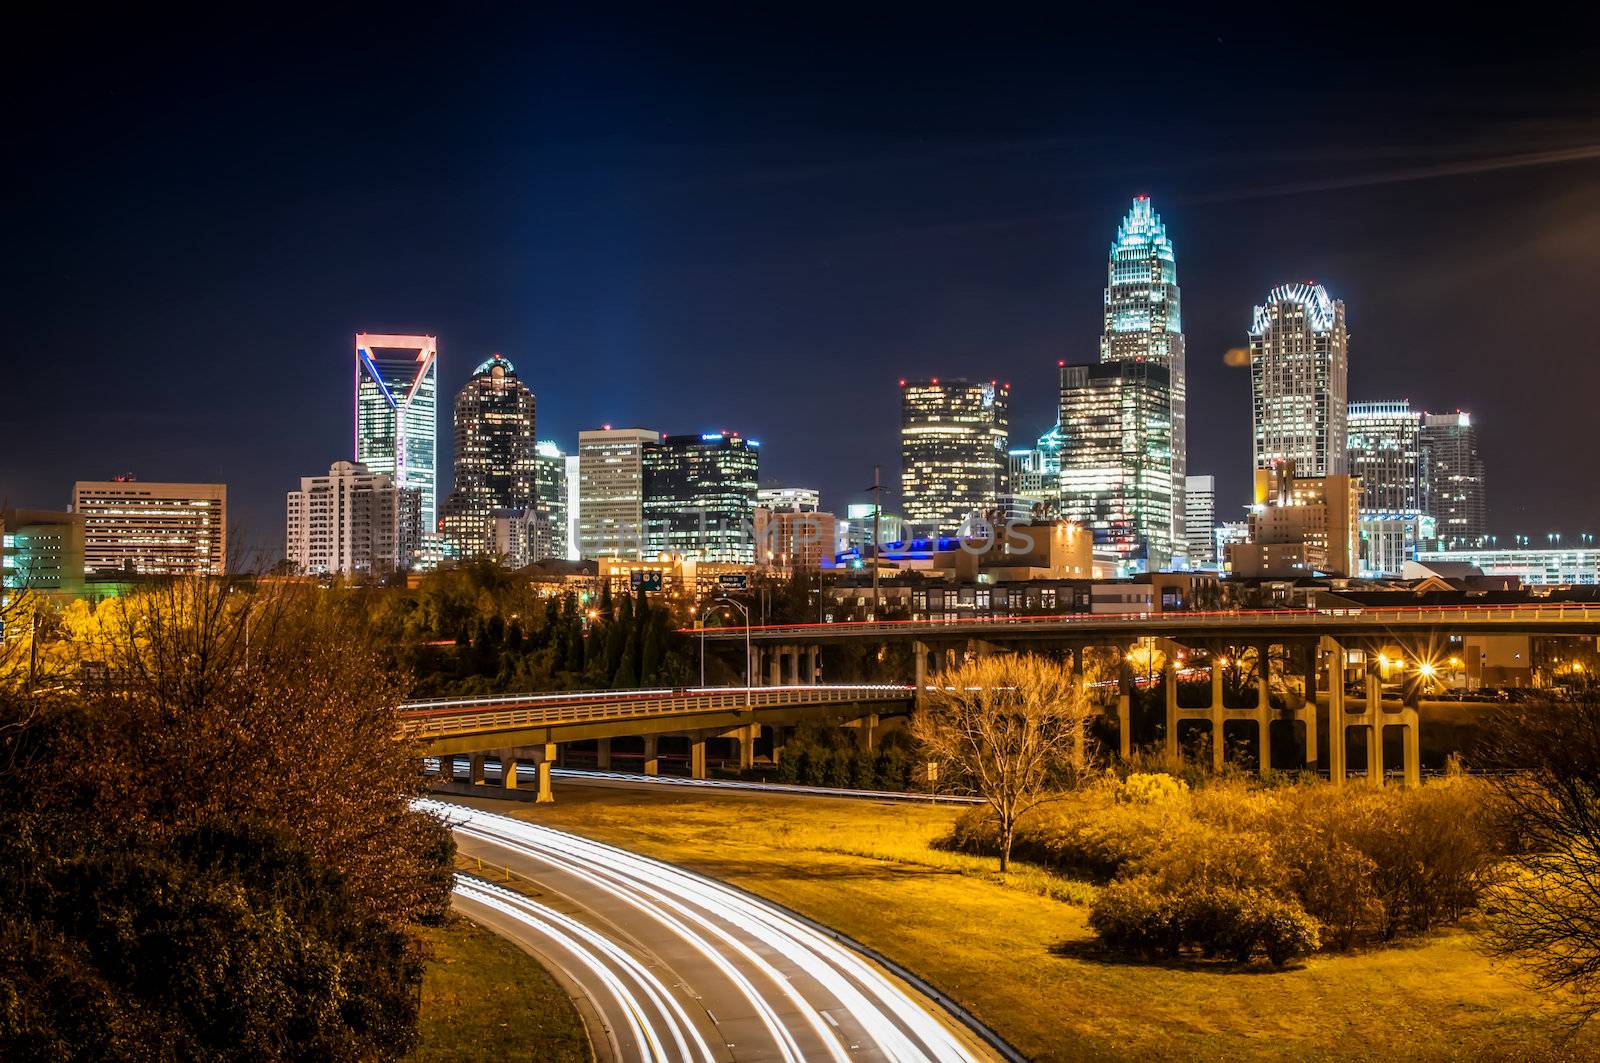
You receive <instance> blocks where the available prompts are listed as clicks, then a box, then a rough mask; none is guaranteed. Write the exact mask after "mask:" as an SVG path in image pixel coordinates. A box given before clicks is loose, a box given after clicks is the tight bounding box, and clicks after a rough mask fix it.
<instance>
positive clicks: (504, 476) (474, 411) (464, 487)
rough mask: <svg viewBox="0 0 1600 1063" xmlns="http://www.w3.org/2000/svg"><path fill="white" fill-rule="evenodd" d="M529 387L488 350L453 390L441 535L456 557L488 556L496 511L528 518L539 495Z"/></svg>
mask: <svg viewBox="0 0 1600 1063" xmlns="http://www.w3.org/2000/svg"><path fill="white" fill-rule="evenodd" d="M534 414H535V402H534V397H533V392H531V391H529V390H528V386H527V385H526V384H524V383H522V381H520V380H518V379H517V370H516V367H515V366H513V365H512V364H511V362H510V361H508V360H507V359H505V358H503V357H501V356H500V355H498V354H496V355H492V356H491V357H489V358H488V359H486V360H485V361H484V362H483V363H482V364H480V365H479V366H478V367H477V368H476V369H474V370H473V371H472V378H471V379H470V380H468V381H467V382H466V384H465V385H463V386H462V388H461V390H460V392H458V393H457V394H456V402H455V444H456V445H455V488H454V490H452V491H451V492H450V498H449V500H448V501H447V502H446V503H445V512H444V524H445V537H446V539H447V540H448V541H449V542H450V543H452V544H453V545H454V546H455V547H456V550H457V556H459V557H476V556H485V555H492V554H494V552H495V547H494V520H495V516H496V513H497V512H499V511H510V513H512V514H517V515H519V517H522V518H523V519H531V516H528V515H529V514H531V511H532V510H533V509H534V505H535V501H536V499H537V497H538V493H537V478H538V464H537V451H536V447H537V446H538V440H537V438H536V436H535V435H534V427H535V421H534Z"/></svg>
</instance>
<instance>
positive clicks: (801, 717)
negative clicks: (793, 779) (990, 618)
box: [399, 684, 915, 801]
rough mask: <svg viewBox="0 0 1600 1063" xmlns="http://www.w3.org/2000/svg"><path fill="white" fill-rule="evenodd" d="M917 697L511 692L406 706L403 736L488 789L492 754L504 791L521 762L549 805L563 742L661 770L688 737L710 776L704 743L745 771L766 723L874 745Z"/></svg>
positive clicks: (446, 771) (791, 691)
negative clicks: (668, 741) (676, 742)
mask: <svg viewBox="0 0 1600 1063" xmlns="http://www.w3.org/2000/svg"><path fill="white" fill-rule="evenodd" d="M914 699H915V691H914V690H912V688H910V687H909V686H904V685H893V684H864V685H848V686H843V685H834V686H824V685H793V686H765V687H749V688H747V687H715V688H698V689H692V690H606V691H573V692H570V693H561V694H510V695H503V696H495V697H482V698H441V699H436V700H432V701H414V702H408V703H406V704H404V705H402V706H401V707H400V734H399V737H400V738H402V739H403V740H406V741H411V742H415V743H417V744H418V746H419V747H420V748H421V750H422V752H423V754H424V755H425V756H433V757H438V758H440V776H441V781H442V782H444V783H454V782H455V781H456V779H455V758H456V757H457V756H460V755H466V757H467V758H468V767H469V777H468V778H469V780H470V782H471V783H473V784H478V785H481V784H483V783H484V768H485V766H486V762H487V760H488V759H490V758H491V757H492V758H494V759H495V760H497V761H498V762H499V767H500V772H501V777H502V785H503V786H506V787H508V788H511V789H515V788H516V786H517V776H516V767H515V766H516V764H517V763H519V762H525V763H530V764H534V765H537V770H538V780H539V781H538V799H539V800H541V801H548V800H551V799H552V793H551V789H550V769H551V767H552V766H553V765H554V764H555V762H556V759H557V757H558V756H559V755H560V747H561V746H562V745H563V744H565V743H570V742H584V741H594V742H595V743H596V744H597V757H598V766H599V767H601V768H609V767H610V762H611V740H612V739H614V738H625V737H637V738H642V739H643V741H644V772H645V774H646V775H654V774H656V773H657V771H658V768H659V758H658V750H657V739H658V738H660V737H661V736H663V735H678V736H684V737H687V738H688V739H689V771H690V775H691V776H692V777H693V778H696V779H703V778H705V774H706V742H707V740H708V739H712V738H731V739H734V740H735V741H737V742H738V744H739V762H740V765H741V766H742V767H749V766H751V765H752V764H753V763H754V759H755V743H756V740H757V738H758V737H759V736H760V733H761V728H762V727H786V726H793V725H795V724H798V723H801V722H803V721H827V722H836V723H840V724H844V725H847V726H852V727H854V728H856V729H857V733H858V736H859V739H860V741H861V742H862V743H863V744H864V745H866V746H867V747H868V748H870V747H871V745H872V743H873V742H874V740H875V731H876V728H877V726H878V721H879V718H880V717H882V716H894V715H903V714H905V713H907V712H909V711H910V709H911V706H912V704H913V702H914Z"/></svg>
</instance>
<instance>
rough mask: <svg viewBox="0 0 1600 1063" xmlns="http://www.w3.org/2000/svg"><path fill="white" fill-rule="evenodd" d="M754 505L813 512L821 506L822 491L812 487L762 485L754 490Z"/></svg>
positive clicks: (776, 510)
mask: <svg viewBox="0 0 1600 1063" xmlns="http://www.w3.org/2000/svg"><path fill="white" fill-rule="evenodd" d="M756 506H757V507H758V508H761V509H770V510H772V511H774V512H786V513H815V512H817V511H818V510H819V509H821V508H822V493H821V492H820V491H818V490H817V489H816V488H814V487H763V488H761V489H760V490H758V491H756Z"/></svg>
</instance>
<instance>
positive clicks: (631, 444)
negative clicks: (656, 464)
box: [578, 425, 661, 561]
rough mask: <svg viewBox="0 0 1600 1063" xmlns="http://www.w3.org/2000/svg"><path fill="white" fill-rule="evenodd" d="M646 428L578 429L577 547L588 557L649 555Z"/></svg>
mask: <svg viewBox="0 0 1600 1063" xmlns="http://www.w3.org/2000/svg"><path fill="white" fill-rule="evenodd" d="M660 438H661V433H659V432H652V431H650V430H649V429H647V428H617V429H613V428H612V427H611V426H610V425H607V426H606V427H605V428H602V429H597V430H595V431H592V432H579V433H578V552H579V555H580V556H581V557H582V559H583V560H585V561H588V560H591V559H594V558H601V557H631V558H635V559H638V558H642V557H643V556H644V446H645V444H646V443H654V442H656V441H658V440H659V439H660Z"/></svg>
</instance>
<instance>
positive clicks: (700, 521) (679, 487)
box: [644, 432, 761, 564]
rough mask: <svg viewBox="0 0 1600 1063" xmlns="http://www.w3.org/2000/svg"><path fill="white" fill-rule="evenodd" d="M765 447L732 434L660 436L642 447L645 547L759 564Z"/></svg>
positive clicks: (652, 551) (657, 551)
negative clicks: (757, 514)
mask: <svg viewBox="0 0 1600 1063" xmlns="http://www.w3.org/2000/svg"><path fill="white" fill-rule="evenodd" d="M760 479H761V444H760V443H758V442H757V441H756V440H754V439H745V438H744V437H743V436H739V435H736V434H733V433H730V432H710V433H707V434H705V435H677V436H662V437H661V441H660V442H659V443H646V444H645V446H644V526H645V551H646V553H647V554H649V555H650V556H657V555H660V554H676V555H678V556H680V557H693V558H697V559H699V560H701V561H736V562H741V563H744V564H750V563H752V562H754V561H755V557H756V551H755V537H754V531H753V525H752V520H753V517H754V510H755V505H756V484H757V482H758V481H759V480H760Z"/></svg>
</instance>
